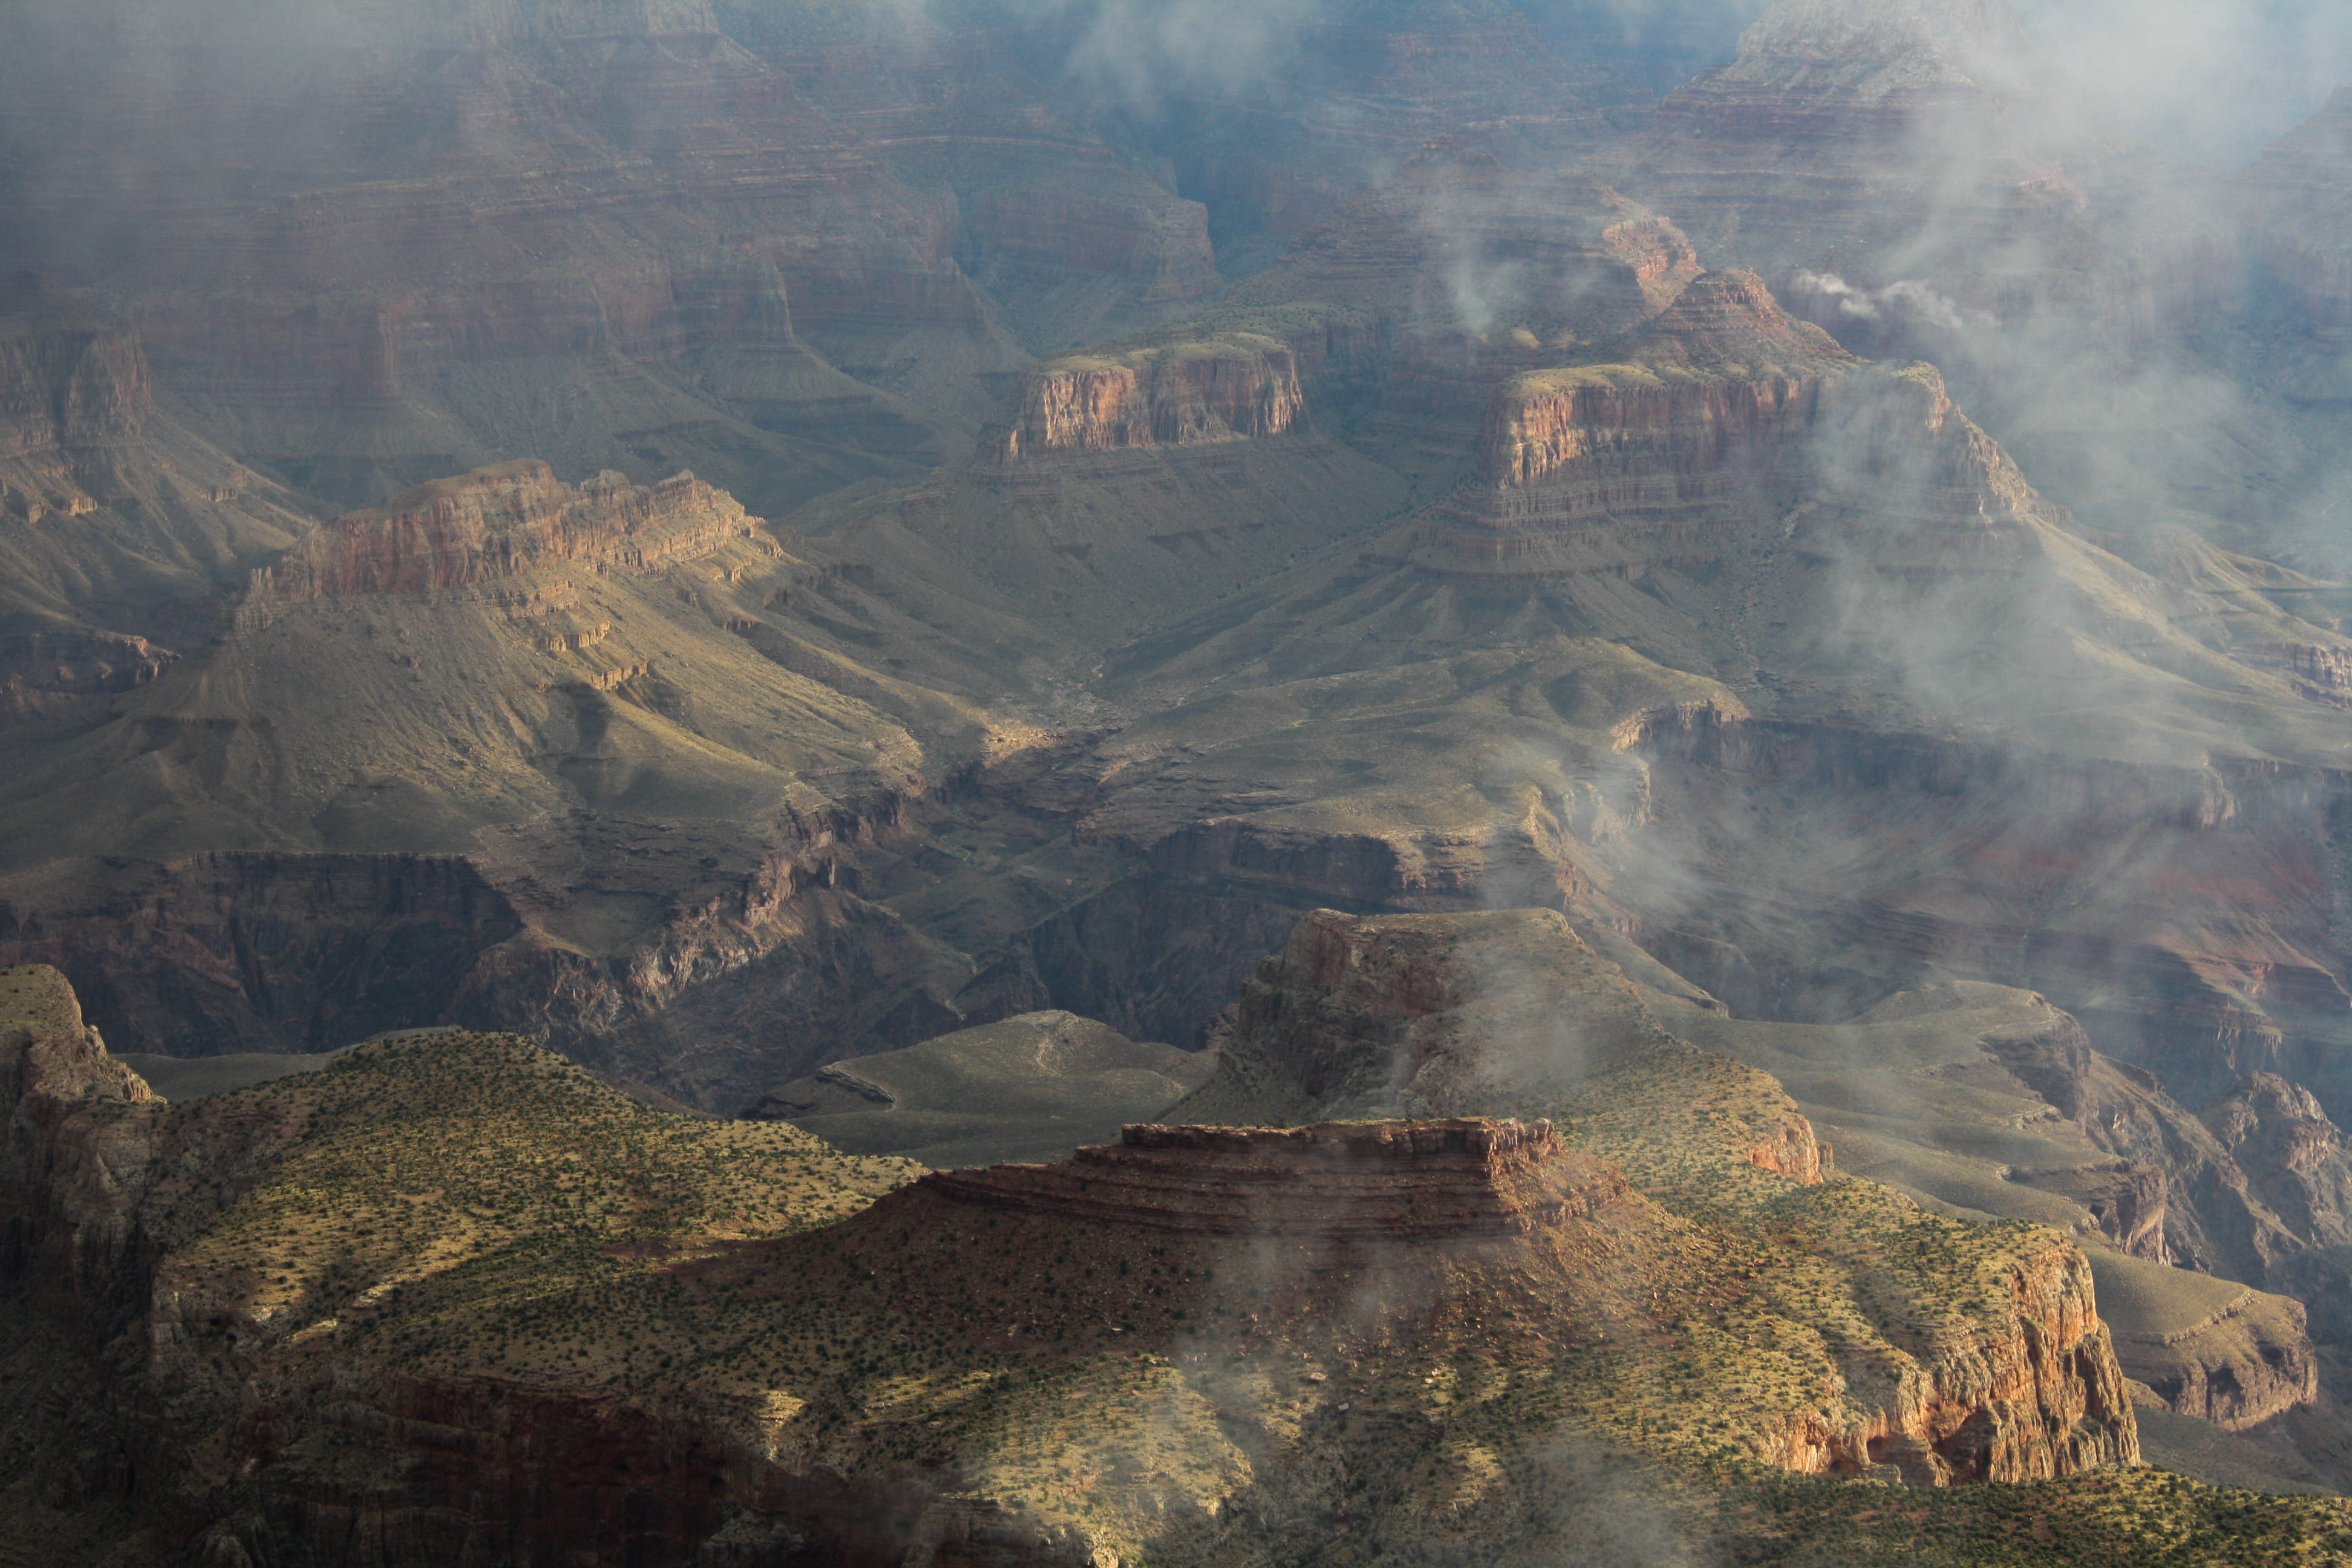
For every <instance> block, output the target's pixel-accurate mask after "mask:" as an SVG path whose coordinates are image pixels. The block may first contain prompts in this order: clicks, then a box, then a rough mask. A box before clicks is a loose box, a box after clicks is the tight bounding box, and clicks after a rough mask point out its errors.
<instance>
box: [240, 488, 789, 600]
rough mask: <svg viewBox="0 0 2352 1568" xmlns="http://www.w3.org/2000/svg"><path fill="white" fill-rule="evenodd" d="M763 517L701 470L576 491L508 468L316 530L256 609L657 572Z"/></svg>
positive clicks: (267, 581) (260, 587)
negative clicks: (550, 578)
mask: <svg viewBox="0 0 2352 1568" xmlns="http://www.w3.org/2000/svg"><path fill="white" fill-rule="evenodd" d="M760 521H761V520H760V519H758V518H754V517H751V516H749V515H747V514H746V513H745V512H744V510H743V508H742V506H741V505H740V503H739V502H737V500H735V498H734V497H732V496H730V495H729V494H727V493H726V492H725V491H723V490H719V489H712V488H711V487H710V486H709V485H706V484H704V483H702V482H701V481H700V480H698V479H696V478H695V477H694V476H693V475H692V474H678V475H676V476H674V477H673V478H671V479H666V480H664V481H662V482H661V483H660V484H658V485H651V486H645V487H639V486H635V485H632V484H630V483H629V482H628V480H627V479H625V478H624V477H623V476H621V475H619V474H616V473H603V474H598V475H595V476H594V477H593V478H591V479H587V480H586V481H584V482H583V484H581V485H580V486H579V487H578V488H577V489H574V488H573V487H572V486H569V485H566V484H563V483H561V482H560V481H559V480H557V479H556V477H555V473H554V470H553V469H551V468H549V467H548V466H547V465H546V464H545V463H542V462H539V461H536V460H524V461H520V462H513V463H503V464H500V465H499V466H498V467H496V468H485V469H481V470H479V471H478V472H475V473H471V474H466V475H461V476H459V477H457V478H456V479H444V480H438V481H436V482H435V483H433V484H430V485H425V486H420V487H419V488H417V489H412V490H407V491H404V492H403V493H402V494H400V495H398V496H395V497H394V498H393V499H392V500H390V501H388V502H387V503H385V505H383V507H381V508H378V509H375V510H369V511H361V512H352V513H350V514H347V515H346V516H343V517H341V518H338V519H337V520H335V521H333V522H331V523H329V524H327V525H325V526H324V527H322V528H320V529H318V530H316V531H313V532H311V533H310V534H309V535H307V536H306V537H305V538H304V539H303V540H302V541H301V542H300V543H299V544H298V545H296V546H295V548H294V549H293V550H292V551H290V552H288V554H287V557H286V559H284V560H283V561H280V562H279V563H278V564H277V565H275V566H273V567H271V568H269V569H268V571H267V572H264V573H259V574H256V577H255V580H254V584H253V590H252V593H251V594H250V595H248V597H247V606H246V613H247V618H253V617H254V616H257V615H261V616H266V615H267V613H268V608H269V607H270V606H273V605H297V604H302V603H305V602H307V601H310V600H313V599H323V598H340V597H347V596H351V595H364V594H428V593H439V592H446V591H447V590H450V589H453V588H462V587H467V586H469V585H471V584H478V583H484V582H489V581H493V580H496V579H499V578H504V577H513V576H518V575H520V574H524V573H527V572H532V571H537V570H540V569H541V568H544V567H549V566H555V565H561V564H563V563H567V562H583V563H593V564H594V569H596V570H600V571H613V570H619V571H625V572H631V573H636V574H647V575H650V574H657V573H659V572H660V571H662V570H663V569H664V568H665V567H667V565H668V564H670V563H672V562H677V561H689V560H693V559H696V558H697V557H698V556H701V555H706V554H709V552H712V551H713V550H715V549H717V548H718V547H719V545H720V544H722V543H724V542H729V541H733V540H741V539H746V538H749V537H751V534H752V532H753V531H754V530H756V529H757V528H758V527H759V526H760Z"/></svg>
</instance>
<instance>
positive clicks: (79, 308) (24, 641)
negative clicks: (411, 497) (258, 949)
mask: <svg viewBox="0 0 2352 1568" xmlns="http://www.w3.org/2000/svg"><path fill="white" fill-rule="evenodd" d="M309 526H310V519H309V518H308V517H307V516H305V515H303V513H302V512H301V511H300V510H299V505H298V503H297V502H296V501H295V500H294V498H293V497H291V496H290V495H288V494H287V493H286V492H284V491H283V490H281V489H279V488H278V487H277V486H275V485H272V484H269V483H267V482H265V481H263V480H260V479H258V478H257V476H255V475H254V474H253V473H252V472H251V471H250V470H248V469H247V468H245V467H244V466H243V465H241V464H239V463H238V462H236V461H235V460H233V459H232V458H229V457H228V455H227V454H226V453H224V452H222V451H219V450H218V449H216V448H215V447H212V446H211V445H209V444H208V443H207V442H205V441H204V440H202V439H200V438H199V437H196V436H194V434H193V433H191V432H190V431H189V430H187V429H186V428H185V427H184V426H183V425H182V424H181V423H180V421H179V420H178V419H176V418H174V417H171V416H163V415H159V414H158V413H157V411H156V408H155V403H154V392H153V384H152V373H151V372H150V369H149V366H148V363H147V357H146V353H145V352H144V349H143V348H142V343H141V340H140V338H139V336H138V334H137V333H135V332H134V331H131V328H130V326H129V325H128V324H127V323H126V322H124V321H121V319H120V318H118V317H116V316H113V315H110V314H109V313H108V312H107V311H105V310H101V309H100V308H99V307H98V305H97V304H96V303H95V302H94V301H93V300H90V299H89V298H88V297H86V296H82V295H78V294H74V293H70V292H68V291H66V290H63V289H58V288H57V287H55V286H54V285H53V284H51V283H50V282H48V281H47V279H41V278H38V277H26V278H20V279H16V280H15V281H14V282H12V283H10V284H7V285H5V286H0V560H5V564H6V575H7V578H8V581H7V584H6V585H5V593H0V729H5V728H6V727H9V726H34V727H38V728H42V729H57V728H61V727H72V726H76V725H79V724H86V723H89V722H90V721H94V720H96V719H99V718H102V717H103V716H104V715H105V714H106V712H107V711H108V710H109V709H110V705H111V703H112V701H113V700H114V699H115V698H116V697H118V696H121V695H122V694H125V693H128V692H131V691H135V690H137V689H140V688H142V687H144V686H147V685H149V684H150V683H152V681H154V680H155V679H158V678H160V677H161V676H162V675H163V673H164V672H165V671H166V670H168V669H170V668H172V666H173V664H174V663H176V662H177V661H178V659H179V658H181V656H182V653H183V652H184V650H185V649H186V648H187V647H190V646H191V645H192V644H193V643H196V642H200V641H201V640H202V638H203V637H205V636H206V635H208V634H209V632H210V629H211V626H210V623H211V621H212V619H213V617H214V616H215V614H216V613H217V611H218V607H219V605H220V603H221V601H222V600H223V599H225V598H226V595H228V594H229V593H230V592H232V591H233V588H232V584H233V581H234V579H235V578H236V576H238V575H241V574H242V573H243V572H244V571H246V570H247V569H249V568H250V567H251V565H252V564H254V563H255V562H256V561H257V559H258V558H259V557H261V556H263V555H264V554H266V553H268V552H271V551H273V550H276V549H279V548H282V547H283V546H284V545H285V544H286V542H288V541H289V539H291V538H292V537H294V536H295V535H296V534H298V533H299V532H301V531H304V530H305V529H307V528H308V527H309Z"/></svg>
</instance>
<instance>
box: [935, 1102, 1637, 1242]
mask: <svg viewBox="0 0 2352 1568" xmlns="http://www.w3.org/2000/svg"><path fill="white" fill-rule="evenodd" d="M923 1181H924V1183H925V1184H927V1185H929V1186H931V1187H933V1188H935V1189H936V1190H938V1191H939V1192H940V1193H941V1194H945V1195H946V1196H948V1197H950V1198H951V1199H953V1200H954V1201H955V1202H957V1203H961V1204H969V1205H973V1206H975V1207H979V1208H983V1209H991V1210H1003V1211H1012V1212H1019V1213H1025V1214H1039V1215H1067V1216H1070V1217H1072V1218H1077V1219H1084V1220H1088V1221H1092V1222H1095V1223H1097V1224H1105V1225H1121V1226H1138V1227H1139V1228H1141V1229H1144V1230H1155V1231H1179V1232H1188V1233H1199V1234H1202V1235H1209V1236H1282V1237H1333V1238H1341V1237H1344V1238H1347V1239H1350V1240H1356V1241H1367V1240H1377V1239H1380V1238H1383V1237H1386V1238H1392V1239H1396V1240H1442V1239H1444V1238H1446V1237H1476V1236H1506V1235H1525V1234H1528V1233H1529V1232H1531V1231H1534V1230H1536V1229H1537V1228H1538V1227H1539V1226H1556V1225H1560V1224H1564V1223H1566V1222H1567V1221H1569V1220H1572V1219H1582V1218H1585V1217H1586V1216H1588V1215H1591V1214H1592V1213H1594V1212H1595V1211H1596V1210H1599V1209H1601V1208H1603V1207H1605V1206H1607V1205H1610V1204H1612V1203H1614V1202H1615V1201H1617V1200H1618V1199H1620V1198H1622V1197H1623V1196H1624V1195H1625V1194H1626V1190H1627V1189H1626V1186H1625V1178H1624V1174H1623V1173H1622V1172H1620V1171H1617V1170H1616V1169H1614V1168H1613V1167H1612V1166H1610V1165H1608V1164H1607V1163H1603V1162H1601V1161H1598V1160H1593V1159H1590V1158H1588V1157H1585V1156H1582V1155H1579V1154H1575V1153H1572V1152H1570V1151H1569V1150H1568V1149H1567V1147H1566V1146H1564V1145H1563V1144H1562V1143H1561V1142H1560V1141H1559V1137H1558V1135H1557V1134H1555V1133H1554V1132H1553V1131H1552V1126H1551V1123H1550V1122H1549V1121H1538V1122H1534V1123H1531V1124H1528V1125H1522V1124H1520V1123H1519V1122H1517V1121H1492V1120H1487V1119H1484V1118H1477V1119H1469V1120H1459V1119H1457V1120H1453V1121H1405V1122H1398V1121H1350V1122H1339V1123H1330V1124H1326V1125H1321V1126H1315V1127H1294V1128H1265V1127H1160V1126H1139V1127H1129V1128H1128V1129H1127V1130H1126V1131H1125V1132H1124V1133H1123V1134H1122V1135H1121V1137H1120V1139H1119V1141H1118V1142H1117V1143H1113V1144H1108V1145H1103V1146H1100V1147H1096V1148H1088V1149H1081V1150H1079V1151H1078V1152H1077V1154H1076V1157H1075V1158H1074V1159H1072V1160H1071V1161H1069V1162H1068V1163H1066V1164H1061V1165H998V1166H994V1167H992V1168H990V1169H987V1170H979V1171H944V1172H933V1173H931V1174H929V1175H928V1176H925V1177H924V1178H923Z"/></svg>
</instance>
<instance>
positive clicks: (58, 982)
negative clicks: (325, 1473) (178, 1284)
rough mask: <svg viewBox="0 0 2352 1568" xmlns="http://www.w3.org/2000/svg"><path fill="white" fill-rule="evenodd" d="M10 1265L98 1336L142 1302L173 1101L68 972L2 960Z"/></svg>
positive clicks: (0, 1022) (0, 1170)
mask: <svg viewBox="0 0 2352 1568" xmlns="http://www.w3.org/2000/svg"><path fill="white" fill-rule="evenodd" d="M0 1099H5V1101H6V1104H7V1107H8V1120H7V1122H6V1127H5V1140H6V1142H5V1147H0V1223H5V1226H6V1229H5V1236H4V1237H0V1277H5V1278H6V1279H10V1280H12V1281H17V1282H22V1283H23V1284H25V1285H26V1286H27V1287H28V1288H29V1290H30V1293H31V1296H32V1299H33V1300H34V1301H35V1302H36V1303H37V1305H39V1306H40V1307H41V1308H43V1309H44V1310H47V1311H49V1312H52V1313H54V1314H56V1315H57V1317H58V1319H59V1320H60V1321H75V1320H78V1319H79V1320H81V1327H82V1331H83V1333H84V1334H85V1335H86V1336H89V1338H90V1339H91V1341H92V1342H96V1341H100V1340H102V1339H103V1338H104V1337H105V1336H106V1334H107V1332H109V1331H110V1330H111V1329H112V1328H114V1327H117V1326H119V1324H120V1321H121V1317H122V1315H123V1314H124V1313H125V1312H126V1311H129V1310H136V1308H135V1298H136V1296H137V1294H138V1293H139V1289H140V1287H139V1284H138V1277H139V1275H140V1272H141V1270H142V1268H144V1267H145V1266H146V1263H147V1248H146V1237H145V1235H144V1233H143V1228H142V1216H141V1215H140V1212H139V1205H140V1200H141V1199H142V1196H143V1195H144V1193H145V1189H146V1187H147V1184H148V1180H149V1175H150V1173H149V1171H148V1168H147V1167H148V1165H149V1163H150V1161H151V1160H152V1157H153V1147H154V1142H155V1137H156V1133H157V1131H158V1127H157V1117H158V1114H159V1113H160V1111H161V1110H162V1108H163V1106H162V1101H160V1100H157V1099H156V1098H155V1096H154V1094H153V1093H152V1091H150V1090H149V1089H148V1088H147V1085H146V1084H145V1083H144V1082H143V1081H142V1080H141V1079H140V1078H139V1076H138V1075H137V1074H136V1073H133V1072H131V1070H130V1069H129V1068H125V1067H123V1066H122V1065H121V1063H119V1062H116V1061H114V1060H113V1059H112V1058H110V1057H109V1056H108V1055H107V1054H106V1047H105V1046H104V1045H103V1044H102V1043H101V1042H100V1039H99V1037H98V1032H97V1031H96V1030H95V1029H92V1028H90V1027H89V1026H87V1025H86V1024H84V1023H83V1022H82V1016H81V1007H80V1005H79V1000H78V999H77V998H76V996H75V995H74V992H73V988H72V987H71V986H70V985H69V984H67V982H66V979H65V976H64V975H62V974H60V973H58V972H57V971H56V970H54V969H50V968H47V967H46V966H42V965H27V966H20V967H16V968H10V969H0Z"/></svg>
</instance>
